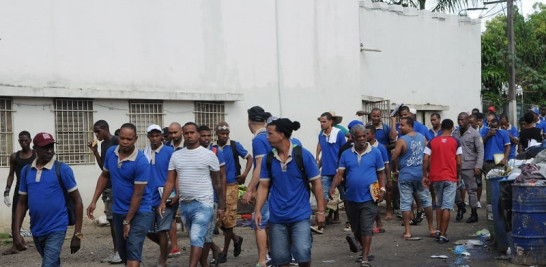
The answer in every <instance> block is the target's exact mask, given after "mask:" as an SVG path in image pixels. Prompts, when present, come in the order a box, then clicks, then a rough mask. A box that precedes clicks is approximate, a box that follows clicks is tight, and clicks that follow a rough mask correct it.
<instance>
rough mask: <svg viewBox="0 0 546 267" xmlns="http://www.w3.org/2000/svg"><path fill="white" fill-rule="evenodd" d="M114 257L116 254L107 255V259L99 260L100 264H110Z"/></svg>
mask: <svg viewBox="0 0 546 267" xmlns="http://www.w3.org/2000/svg"><path fill="white" fill-rule="evenodd" d="M114 255H116V254H115V253H114V254H112V255H109V256H108V257H106V258H104V259H102V260H100V262H110V261H111V260H112V258H113V257H114Z"/></svg>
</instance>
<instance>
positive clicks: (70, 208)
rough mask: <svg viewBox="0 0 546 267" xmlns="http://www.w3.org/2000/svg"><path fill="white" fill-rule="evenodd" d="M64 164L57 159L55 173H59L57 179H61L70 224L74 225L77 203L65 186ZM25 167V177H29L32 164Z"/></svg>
mask: <svg viewBox="0 0 546 267" xmlns="http://www.w3.org/2000/svg"><path fill="white" fill-rule="evenodd" d="M62 165H63V163H62V162H60V161H58V160H55V173H56V174H57V180H58V181H59V184H60V185H61V189H62V190H63V195H64V201H65V204H66V211H67V214H68V225H74V224H75V223H76V204H75V203H74V199H72V198H71V197H70V196H68V191H66V187H65V186H64V183H63V180H62V179H61V166H62ZM25 167H26V170H25V177H28V171H29V170H30V167H31V165H30V164H27V165H26V166H25Z"/></svg>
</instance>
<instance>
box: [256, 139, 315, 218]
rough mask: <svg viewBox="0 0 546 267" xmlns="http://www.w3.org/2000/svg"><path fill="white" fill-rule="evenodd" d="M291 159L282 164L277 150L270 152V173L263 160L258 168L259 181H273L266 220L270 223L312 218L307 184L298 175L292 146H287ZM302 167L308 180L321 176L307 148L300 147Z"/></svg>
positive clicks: (298, 171) (299, 174) (299, 173)
mask: <svg viewBox="0 0 546 267" xmlns="http://www.w3.org/2000/svg"><path fill="white" fill-rule="evenodd" d="M288 153H289V154H290V155H291V156H290V157H288V159H287V161H286V162H285V163H282V162H281V161H280V159H279V157H278V154H277V151H276V150H273V155H274V157H273V161H272V162H271V172H269V170H268V169H267V163H266V160H262V166H261V169H260V181H269V180H270V179H272V185H271V188H270V190H269V200H268V201H269V212H270V218H269V221H270V222H272V223H294V222H299V221H301V220H305V219H309V217H310V216H311V204H310V202H309V192H308V191H307V185H306V184H305V183H306V182H307V181H306V180H304V179H303V177H302V176H301V172H300V170H299V169H298V165H297V164H296V161H295V160H294V150H293V144H292V142H291V143H290V151H289V152H288ZM302 157H303V165H304V168H305V174H306V175H307V177H309V181H312V180H315V179H318V178H319V177H320V173H319V170H318V167H317V164H316V162H315V158H314V157H313V155H312V154H311V152H309V151H308V150H307V149H305V148H303V147H302Z"/></svg>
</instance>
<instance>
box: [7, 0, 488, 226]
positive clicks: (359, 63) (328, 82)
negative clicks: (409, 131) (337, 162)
mask: <svg viewBox="0 0 546 267" xmlns="http://www.w3.org/2000/svg"><path fill="white" fill-rule="evenodd" d="M30 5H32V8H29V6H30ZM0 25H3V27H2V28H1V30H0V62H1V64H0V119H1V121H0V153H1V160H0V185H2V186H3V185H4V184H5V181H6V177H7V175H8V168H7V157H8V155H9V154H10V153H12V152H13V151H16V150H18V149H19V145H18V144H17V134H18V133H19V132H20V131H22V130H28V131H30V132H31V134H33V135H34V134H36V133H37V132H40V131H46V132H50V133H52V134H54V136H55V138H56V139H57V141H58V145H57V148H56V149H57V153H58V154H59V158H60V159H61V160H63V161H65V162H67V163H69V164H70V165H71V166H72V168H73V169H74V171H75V174H76V179H77V181H78V183H79V188H80V191H81V193H82V197H83V200H84V206H85V207H87V205H88V204H89V201H90V198H91V197H92V193H93V190H94V188H95V183H96V180H97V177H98V175H99V173H100V170H99V168H98V167H97V166H96V164H95V163H94V160H93V157H92V154H91V153H90V151H89V149H88V148H87V147H86V143H87V142H88V141H89V140H91V139H92V138H93V135H92V132H91V130H92V124H93V122H94V121H97V120H99V119H105V120H107V121H108V122H109V124H110V128H111V130H112V132H113V131H114V130H115V129H117V128H118V127H119V126H120V125H121V124H122V123H124V122H128V121H130V122H134V123H136V124H137V126H138V127H139V131H140V132H141V133H143V132H144V129H145V126H147V125H149V124H151V123H157V124H159V125H162V126H167V125H168V124H169V123H170V122H173V121H178V122H182V123H184V122H187V121H196V122H197V123H198V124H202V123H208V124H213V123H215V122H216V121H218V120H221V119H225V120H226V121H228V122H229V123H230V124H231V127H232V138H233V139H235V140H239V141H241V142H242V143H243V145H245V146H246V147H247V148H248V149H250V140H251V138H252V135H251V134H250V132H249V130H248V127H247V125H246V123H247V117H246V109H248V108H249V107H251V106H254V105H260V106H262V107H264V108H265V109H266V110H267V111H270V112H272V113H273V114H274V115H276V116H283V117H289V118H291V119H293V120H298V121H300V122H301V124H302V129H300V130H299V131H298V132H296V133H295V136H296V137H297V138H299V139H300V140H302V142H303V144H304V145H305V146H306V147H307V148H308V149H310V150H311V151H313V152H314V149H315V145H316V135H317V133H318V130H319V124H318V122H317V120H316V118H317V117H318V116H319V115H320V114H321V113H322V112H324V111H329V110H334V111H336V113H337V114H338V115H343V116H344V121H343V124H345V125H346V124H347V123H348V122H349V121H350V120H352V119H358V118H359V117H356V116H355V115H354V114H355V111H357V110H360V109H370V108H371V107H372V106H374V105H375V106H377V105H382V107H383V108H384V109H389V106H392V105H393V104H394V103H400V102H403V103H408V104H410V105H411V106H413V107H415V108H417V109H418V110H419V113H418V119H419V120H421V121H423V120H426V121H427V122H428V115H426V116H425V115H424V114H428V113H429V112H432V111H438V112H441V114H442V115H443V116H444V117H448V118H455V117H456V114H457V113H458V112H460V111H469V110H471V109H472V108H474V107H478V106H479V103H480V84H481V81H480V25H479V22H476V21H472V20H467V19H465V18H458V17H456V16H446V15H444V14H435V13H430V12H426V11H418V10H415V9H412V8H401V7H400V6H387V5H385V4H383V3H371V2H369V1H363V2H358V1H356V0H342V1H327V0H322V1H321V0H319V1H316V0H300V1H286V0H285V1H281V0H278V1H219V0H211V1H166V0H160V1H154V2H153V3H152V2H149V1H114V2H112V1H92V2H89V1H60V0H50V1H33V2H28V1H9V2H6V1H4V2H2V3H1V4H0ZM140 138H141V139H140V141H142V142H144V141H145V139H146V138H145V136H144V134H141V135H140ZM12 190H13V189H12ZM11 194H13V192H12V193H11ZM99 204H100V201H99ZM99 210H100V208H99ZM9 217H10V209H8V208H5V207H4V208H0V222H1V223H0V229H1V228H2V227H3V228H4V231H8V230H9Z"/></svg>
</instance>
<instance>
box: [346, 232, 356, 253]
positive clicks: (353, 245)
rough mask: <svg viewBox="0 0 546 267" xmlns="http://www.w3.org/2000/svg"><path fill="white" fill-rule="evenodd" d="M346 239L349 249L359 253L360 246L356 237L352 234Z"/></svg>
mask: <svg viewBox="0 0 546 267" xmlns="http://www.w3.org/2000/svg"><path fill="white" fill-rule="evenodd" d="M345 240H347V243H349V249H350V250H351V252H353V253H357V252H358V247H357V246H356V241H355V239H354V237H353V236H351V235H348V236H346V237H345Z"/></svg>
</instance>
